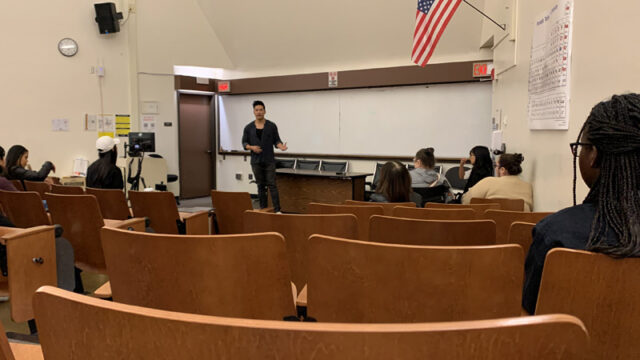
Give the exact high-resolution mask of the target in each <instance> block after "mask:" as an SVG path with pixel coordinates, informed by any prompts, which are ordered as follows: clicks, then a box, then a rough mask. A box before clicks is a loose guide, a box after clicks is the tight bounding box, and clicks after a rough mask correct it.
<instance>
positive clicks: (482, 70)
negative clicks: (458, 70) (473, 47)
mask: <svg viewBox="0 0 640 360" xmlns="http://www.w3.org/2000/svg"><path fill="white" fill-rule="evenodd" d="M492 71H493V63H490V62H483V63H473V77H486V76H491V72H492Z"/></svg>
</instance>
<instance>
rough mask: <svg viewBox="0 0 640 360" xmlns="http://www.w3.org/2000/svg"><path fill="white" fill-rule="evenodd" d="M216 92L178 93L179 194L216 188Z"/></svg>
mask: <svg viewBox="0 0 640 360" xmlns="http://www.w3.org/2000/svg"><path fill="white" fill-rule="evenodd" d="M213 107H214V103H213V95H192V94H179V95H178V123H179V125H178V126H179V127H178V130H179V148H180V197H181V198H184V199H189V198H196V197H204V196H209V193H210V191H211V189H213V188H215V183H214V179H215V162H214V161H213V150H214V148H213V146H214V145H213V144H214V141H213V139H215V137H214V135H215V134H214V131H215V126H214V117H213V114H214V111H213Z"/></svg>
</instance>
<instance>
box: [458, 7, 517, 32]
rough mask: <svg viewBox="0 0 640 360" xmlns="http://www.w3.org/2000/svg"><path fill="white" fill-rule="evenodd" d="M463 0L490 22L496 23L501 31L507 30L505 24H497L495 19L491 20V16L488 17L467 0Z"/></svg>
mask: <svg viewBox="0 0 640 360" xmlns="http://www.w3.org/2000/svg"><path fill="white" fill-rule="evenodd" d="M462 1H464V2H465V3H466V4H467V5H469V6H471V7H472V8H473V9H474V10H475V11H477V12H479V13H480V14H482V15H483V16H484V17H486V18H487V19H489V20H491V22H492V23H494V24H496V25H498V27H499V28H500V29H502V31H506V30H507V26H506V25H504V24H503V25H500V24H498V23H497V22H496V21H495V20H493V19H492V18H490V17H489V16H488V15H487V14H485V13H483V12H482V11H480V9H478V8H477V7H475V6H473V5H471V4H470V3H469V2H468V1H467V0H462Z"/></svg>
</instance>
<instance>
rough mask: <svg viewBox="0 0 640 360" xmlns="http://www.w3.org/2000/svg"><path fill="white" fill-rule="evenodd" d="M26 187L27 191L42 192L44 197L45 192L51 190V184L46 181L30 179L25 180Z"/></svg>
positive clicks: (41, 194)
mask: <svg viewBox="0 0 640 360" xmlns="http://www.w3.org/2000/svg"><path fill="white" fill-rule="evenodd" d="M23 182H24V188H25V190H26V191H35V192H37V193H38V194H40V197H41V198H44V194H45V193H48V192H51V184H48V183H46V182H44V181H29V180H24V181H23Z"/></svg>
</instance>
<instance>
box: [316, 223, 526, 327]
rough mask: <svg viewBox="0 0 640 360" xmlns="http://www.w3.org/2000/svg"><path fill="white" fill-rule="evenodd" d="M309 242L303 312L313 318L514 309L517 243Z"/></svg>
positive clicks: (447, 315) (454, 316) (460, 316)
mask: <svg viewBox="0 0 640 360" xmlns="http://www.w3.org/2000/svg"><path fill="white" fill-rule="evenodd" d="M309 242H310V247H309V251H310V256H309V282H308V284H307V288H308V293H307V309H308V310H307V311H308V314H309V316H311V317H313V318H315V319H317V320H318V321H319V322H347V323H348V322H358V323H390V322H396V323H404V322H429V321H459V320H479V319H495V318H500V317H509V316H518V315H519V314H520V311H521V298H522V297H521V296H522V282H523V279H522V276H521V274H522V269H523V268H524V255H523V253H522V249H521V248H520V247H519V246H518V245H513V244H511V245H493V246H473V247H453V246H450V247H434V246H407V245H396V244H374V243H370V242H363V241H354V240H345V239H339V238H332V237H328V236H321V235H314V236H312V237H311V239H310V241H309ZM518 275H520V276H518Z"/></svg>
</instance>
